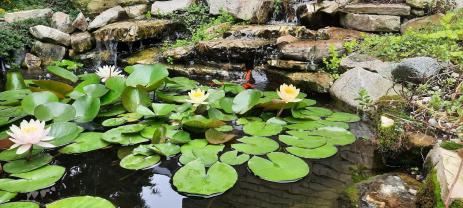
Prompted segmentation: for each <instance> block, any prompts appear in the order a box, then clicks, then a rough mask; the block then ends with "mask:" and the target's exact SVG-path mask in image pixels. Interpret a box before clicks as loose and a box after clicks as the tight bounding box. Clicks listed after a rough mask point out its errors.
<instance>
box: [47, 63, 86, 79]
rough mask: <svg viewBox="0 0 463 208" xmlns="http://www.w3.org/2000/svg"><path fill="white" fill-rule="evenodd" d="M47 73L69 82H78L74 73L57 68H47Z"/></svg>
mask: <svg viewBox="0 0 463 208" xmlns="http://www.w3.org/2000/svg"><path fill="white" fill-rule="evenodd" d="M47 71H48V72H50V73H52V74H54V75H56V76H58V77H61V78H63V79H67V80H69V81H71V82H77V80H79V77H77V76H76V75H75V74H74V73H72V72H71V71H69V70H67V69H64V68H61V67H59V66H47Z"/></svg>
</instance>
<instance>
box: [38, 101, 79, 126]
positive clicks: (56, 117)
mask: <svg viewBox="0 0 463 208" xmlns="http://www.w3.org/2000/svg"><path fill="white" fill-rule="evenodd" d="M34 116H35V117H36V118H38V119H39V120H41V121H50V120H53V121H55V122H61V121H70V120H72V119H74V117H75V116H76V110H75V108H74V107H73V106H71V105H68V104H64V103H60V102H51V103H45V104H41V105H39V106H37V107H36V108H35V110H34Z"/></svg>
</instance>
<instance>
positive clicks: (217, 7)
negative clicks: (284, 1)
mask: <svg viewBox="0 0 463 208" xmlns="http://www.w3.org/2000/svg"><path fill="white" fill-rule="evenodd" d="M207 4H208V5H209V13H211V14H214V15H218V14H220V12H221V11H222V10H224V11H227V12H229V13H230V14H232V15H233V16H235V17H236V18H238V19H242V20H248V21H250V22H251V23H266V22H267V21H268V20H269V19H270V17H271V12H272V11H273V6H274V1H273V0H207Z"/></svg>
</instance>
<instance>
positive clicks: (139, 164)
mask: <svg viewBox="0 0 463 208" xmlns="http://www.w3.org/2000/svg"><path fill="white" fill-rule="evenodd" d="M159 161H161V157H160V156H159V155H151V156H144V155H134V154H130V155H127V156H126V157H124V158H123V159H122V160H121V162H120V163H119V165H120V166H121V167H123V168H125V169H129V170H141V169H145V168H149V167H152V166H154V165H156V164H158V163H159Z"/></svg>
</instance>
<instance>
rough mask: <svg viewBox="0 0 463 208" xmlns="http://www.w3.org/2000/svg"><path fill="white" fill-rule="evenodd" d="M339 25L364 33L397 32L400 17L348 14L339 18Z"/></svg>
mask: <svg viewBox="0 0 463 208" xmlns="http://www.w3.org/2000/svg"><path fill="white" fill-rule="evenodd" d="M341 24H342V25H343V26H344V27H347V28H351V29H355V30H360V31H365V32H397V31H399V30H400V17H399V16H390V15H370V14H352V13H348V14H346V15H343V16H342V17H341Z"/></svg>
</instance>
